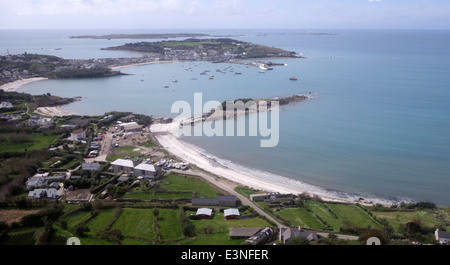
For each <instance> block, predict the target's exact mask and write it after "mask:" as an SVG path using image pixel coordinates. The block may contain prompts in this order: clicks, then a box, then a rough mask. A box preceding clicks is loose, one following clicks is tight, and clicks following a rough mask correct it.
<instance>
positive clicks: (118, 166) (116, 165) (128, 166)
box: [111, 159, 134, 174]
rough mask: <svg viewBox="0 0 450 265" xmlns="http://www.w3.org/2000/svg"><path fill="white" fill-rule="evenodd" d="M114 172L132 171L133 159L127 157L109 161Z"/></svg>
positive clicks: (128, 172)
mask: <svg viewBox="0 0 450 265" xmlns="http://www.w3.org/2000/svg"><path fill="white" fill-rule="evenodd" d="M111 166H112V168H113V171H114V173H119V172H123V173H127V174H130V173H133V169H134V164H133V161H131V160H127V159H117V160H116V161H114V162H112V163H111Z"/></svg>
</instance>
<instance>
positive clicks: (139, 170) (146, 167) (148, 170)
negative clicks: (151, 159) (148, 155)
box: [134, 163, 156, 178]
mask: <svg viewBox="0 0 450 265" xmlns="http://www.w3.org/2000/svg"><path fill="white" fill-rule="evenodd" d="M134 175H135V176H137V177H139V176H142V177H144V178H153V177H155V175H156V169H155V166H153V165H150V164H145V163H142V164H139V165H138V166H136V167H135V168H134Z"/></svg>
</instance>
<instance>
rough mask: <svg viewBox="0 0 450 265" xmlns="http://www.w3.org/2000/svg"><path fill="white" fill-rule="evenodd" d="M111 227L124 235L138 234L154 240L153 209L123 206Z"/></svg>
mask: <svg viewBox="0 0 450 265" xmlns="http://www.w3.org/2000/svg"><path fill="white" fill-rule="evenodd" d="M111 229H119V230H120V231H121V232H122V235H124V236H139V237H145V238H147V239H150V240H154V239H155V229H154V216H153V210H152V209H132V208H125V209H123V212H122V214H121V215H120V216H119V218H118V219H117V220H116V222H115V223H114V225H113V226H112V227H111Z"/></svg>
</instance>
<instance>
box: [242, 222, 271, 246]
mask: <svg viewBox="0 0 450 265" xmlns="http://www.w3.org/2000/svg"><path fill="white" fill-rule="evenodd" d="M274 232H275V231H274V230H273V228H272V227H270V226H266V227H264V228H263V229H260V230H259V231H258V232H256V234H254V235H253V236H251V237H250V238H249V239H247V240H245V243H246V244H250V245H260V244H263V243H265V242H267V240H269V239H270V238H271V236H272V235H273V234H274Z"/></svg>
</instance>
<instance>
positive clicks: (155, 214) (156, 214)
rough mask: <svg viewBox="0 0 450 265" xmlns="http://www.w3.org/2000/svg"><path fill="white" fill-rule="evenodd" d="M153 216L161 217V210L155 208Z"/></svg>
mask: <svg viewBox="0 0 450 265" xmlns="http://www.w3.org/2000/svg"><path fill="white" fill-rule="evenodd" d="M153 215H154V216H155V217H158V215H159V210H158V209H156V208H155V209H154V210H153Z"/></svg>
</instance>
